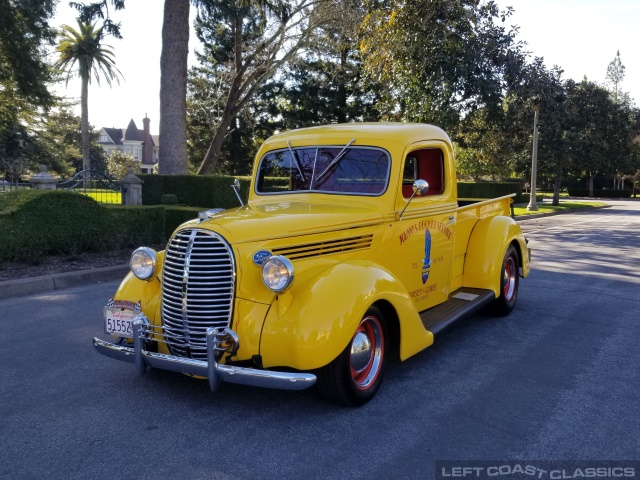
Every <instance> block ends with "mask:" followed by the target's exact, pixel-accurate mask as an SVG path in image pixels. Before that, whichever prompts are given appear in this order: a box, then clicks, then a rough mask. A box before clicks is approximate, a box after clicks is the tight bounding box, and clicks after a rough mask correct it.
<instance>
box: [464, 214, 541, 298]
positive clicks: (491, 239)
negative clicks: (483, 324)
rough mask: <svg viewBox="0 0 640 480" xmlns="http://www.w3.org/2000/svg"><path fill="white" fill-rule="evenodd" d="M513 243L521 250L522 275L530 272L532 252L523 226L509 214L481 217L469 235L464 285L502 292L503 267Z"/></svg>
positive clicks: (496, 292) (498, 293) (497, 293)
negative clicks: (507, 252) (529, 253)
mask: <svg viewBox="0 0 640 480" xmlns="http://www.w3.org/2000/svg"><path fill="white" fill-rule="evenodd" d="M511 243H515V245H516V248H517V249H518V252H519V253H520V263H521V265H522V276H523V277H526V276H527V275H528V274H529V255H528V253H527V252H528V250H527V246H526V243H525V241H524V237H523V235H522V230H521V229H520V226H519V225H518V224H517V223H516V221H515V220H513V219H512V218H510V217H503V216H497V217H490V218H484V219H482V220H479V221H478V222H477V223H476V225H475V227H474V229H473V231H472V232H471V237H470V238H469V247H468V249H467V255H466V261H465V264H464V279H463V282H462V283H463V285H464V286H465V287H472V288H488V289H491V290H493V292H494V293H495V294H496V296H499V295H500V269H501V268H502V261H503V259H504V254H505V252H506V251H507V248H508V247H509V245H510V244H511Z"/></svg>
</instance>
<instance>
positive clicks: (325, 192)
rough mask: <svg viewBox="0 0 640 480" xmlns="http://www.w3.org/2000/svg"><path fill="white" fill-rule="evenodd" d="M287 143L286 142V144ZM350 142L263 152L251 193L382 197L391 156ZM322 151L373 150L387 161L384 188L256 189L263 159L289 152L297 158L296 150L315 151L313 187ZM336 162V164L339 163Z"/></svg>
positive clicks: (263, 194) (375, 147)
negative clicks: (343, 189) (360, 189)
mask: <svg viewBox="0 0 640 480" xmlns="http://www.w3.org/2000/svg"><path fill="white" fill-rule="evenodd" d="M287 143H288V142H287ZM351 143H352V142H349V144H347V145H345V144H342V145H334V144H330V145H319V144H312V145H298V146H295V147H291V146H289V145H287V146H286V147H284V148H275V149H273V150H269V151H267V152H265V153H264V154H263V155H262V156H261V157H260V160H259V162H258V167H257V169H256V171H255V179H254V180H255V181H254V187H253V191H254V193H255V194H256V195H259V196H270V195H291V194H308V193H318V194H323V195H347V196H358V197H380V196H382V195H384V194H385V193H386V192H387V190H388V189H389V183H390V177H391V168H392V158H391V154H390V153H389V151H388V150H387V149H385V148H383V147H379V146H371V145H352V144H351ZM322 149H337V150H339V151H343V150H344V151H345V152H348V151H349V150H351V149H359V150H374V151H377V152H380V153H381V154H383V155H384V156H385V157H386V160H387V170H386V173H385V182H384V187H383V188H381V189H380V191H379V192H376V193H368V192H357V191H354V192H349V191H344V192H342V191H333V190H323V189H321V188H320V189H318V188H313V189H312V188H307V189H304V190H285V191H281V192H280V191H274V192H266V191H260V190H259V189H258V185H259V184H260V175H261V172H262V165H263V162H264V161H265V159H266V158H267V157H268V156H269V155H272V154H279V153H285V152H289V154H290V155H292V156H293V155H294V153H295V156H296V157H298V155H297V152H296V150H316V153H315V158H314V161H313V168H312V172H313V173H312V176H311V179H310V187H313V186H314V185H315V181H316V180H317V178H316V176H317V173H318V172H317V171H316V167H317V164H318V151H320V150H322ZM344 156H346V154H345V155H343V156H342V158H341V159H340V161H342V159H344ZM340 161H339V162H337V163H340ZM331 168H335V166H332V167H331Z"/></svg>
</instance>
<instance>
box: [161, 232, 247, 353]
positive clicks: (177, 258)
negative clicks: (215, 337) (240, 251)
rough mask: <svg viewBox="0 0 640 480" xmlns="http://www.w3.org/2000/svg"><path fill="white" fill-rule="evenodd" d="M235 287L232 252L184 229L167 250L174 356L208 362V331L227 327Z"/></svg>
mask: <svg viewBox="0 0 640 480" xmlns="http://www.w3.org/2000/svg"><path fill="white" fill-rule="evenodd" d="M234 288H235V264H234V260H233V252H232V251H231V248H230V247H229V245H228V244H227V242H226V241H225V240H224V239H223V238H222V237H221V236H220V235H217V234H215V233H213V232H210V231H208V230H201V229H184V230H180V231H179V232H177V233H176V234H175V235H174V236H173V237H172V238H171V240H169V245H168V246H167V251H166V255H165V260H164V268H163V271H162V321H163V325H164V337H165V340H166V341H167V345H168V346H169V348H170V350H171V353H173V354H174V355H177V356H181V357H189V358H197V359H202V360H206V358H207V348H206V343H207V342H206V331H207V328H209V327H227V326H229V322H230V319H231V312H232V308H233V298H234Z"/></svg>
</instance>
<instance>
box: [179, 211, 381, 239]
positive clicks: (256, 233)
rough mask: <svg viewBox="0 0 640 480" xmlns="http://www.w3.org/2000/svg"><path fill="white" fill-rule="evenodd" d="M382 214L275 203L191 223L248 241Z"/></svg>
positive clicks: (368, 220) (365, 221)
mask: <svg viewBox="0 0 640 480" xmlns="http://www.w3.org/2000/svg"><path fill="white" fill-rule="evenodd" d="M382 221H383V215H382V213H381V212H380V211H379V210H378V209H376V208H372V207H367V206H363V205H354V206H348V205H344V204H340V205H336V204H318V203H308V202H273V203H261V204H258V205H245V206H244V207H240V208H238V209H236V210H226V211H224V212H221V213H219V214H217V215H215V216H213V217H211V218H210V219H209V220H206V221H204V222H201V223H198V224H194V223H190V225H189V226H191V227H194V226H197V227H198V228H205V229H208V230H212V231H216V232H218V233H220V234H221V235H223V236H224V237H225V238H226V239H227V241H229V242H230V243H234V244H238V243H246V242H255V241H264V240H270V239H276V238H286V237H294V236H300V235H307V234H311V233H323V232H331V231H334V230H345V229H350V228H355V227H363V226H367V225H375V224H379V223H381V222H382Z"/></svg>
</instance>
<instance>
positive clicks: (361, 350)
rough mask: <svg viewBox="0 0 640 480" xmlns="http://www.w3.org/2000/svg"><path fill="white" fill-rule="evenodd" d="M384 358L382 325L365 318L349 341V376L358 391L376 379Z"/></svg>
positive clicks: (372, 318) (374, 318) (374, 319)
mask: <svg viewBox="0 0 640 480" xmlns="http://www.w3.org/2000/svg"><path fill="white" fill-rule="evenodd" d="M383 356H384V336H383V333H382V325H381V324H380V320H378V319H377V318H376V317H373V316H371V317H365V318H364V319H363V320H362V322H360V325H359V326H358V329H357V330H356V333H355V335H354V336H353V339H352V340H351V376H352V378H353V381H354V383H355V386H356V387H357V388H359V389H360V390H366V389H367V388H369V387H370V386H371V385H372V384H373V383H374V382H375V381H376V379H377V378H378V374H379V373H380V370H381V367H382V359H383Z"/></svg>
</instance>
